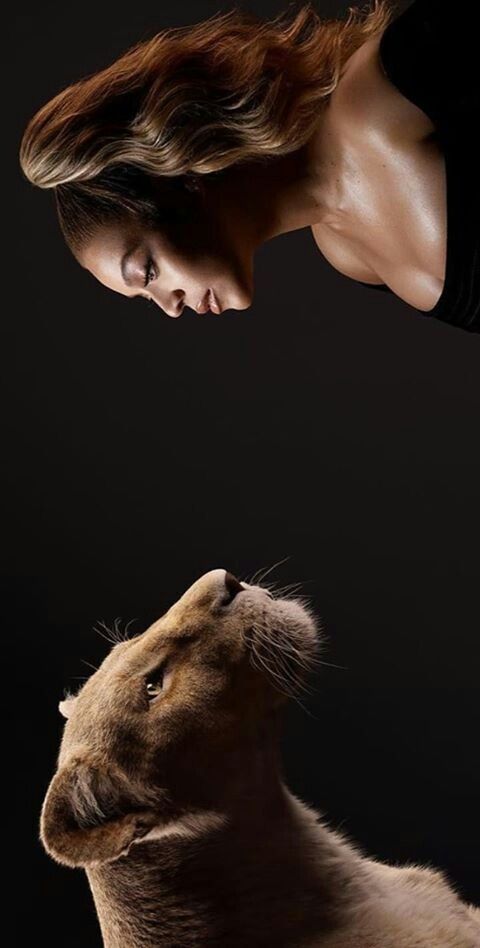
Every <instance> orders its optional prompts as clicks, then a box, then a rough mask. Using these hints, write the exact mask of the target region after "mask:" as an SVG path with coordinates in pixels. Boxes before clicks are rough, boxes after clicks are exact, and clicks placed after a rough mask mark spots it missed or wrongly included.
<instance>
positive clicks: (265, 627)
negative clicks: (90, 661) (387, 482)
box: [41, 569, 318, 866]
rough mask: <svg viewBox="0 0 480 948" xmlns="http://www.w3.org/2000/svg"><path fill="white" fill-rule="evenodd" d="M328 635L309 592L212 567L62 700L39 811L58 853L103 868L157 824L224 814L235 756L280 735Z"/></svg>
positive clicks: (49, 845)
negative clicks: (283, 716)
mask: <svg viewBox="0 0 480 948" xmlns="http://www.w3.org/2000/svg"><path fill="white" fill-rule="evenodd" d="M317 642H318V638H317V632H316V627H315V622H314V620H313V618H312V616H311V615H310V613H309V611H308V610H307V609H306V608H305V606H304V605H303V604H302V603H301V602H300V601H298V600H295V599H288V598H287V599H285V598H276V597H275V596H274V595H273V594H272V593H271V592H270V591H268V590H267V589H265V588H262V587H261V586H253V585H249V584H247V583H244V582H240V581H239V580H237V579H236V578H235V577H234V576H233V575H232V574H231V573H228V572H226V571H225V570H224V569H216V570H212V571H210V572H208V573H206V574H205V575H204V576H202V577H200V579H198V580H197V581H196V582H195V583H194V584H193V585H192V586H191V587H190V588H189V589H188V590H187V591H186V592H185V593H184V595H183V596H182V597H181V598H180V599H179V600H178V601H177V602H176V603H175V604H174V605H173V606H171V608H170V609H169V610H168V611H167V612H166V613H165V614H164V615H163V616H162V617H161V618H160V619H158V620H157V621H156V622H154V623H153V625H151V626H150V628H148V629H147V631H146V632H144V633H143V634H141V635H138V636H137V637H136V638H132V639H130V640H128V641H126V642H122V643H120V644H118V645H115V647H114V648H112V650H111V652H110V654H109V655H108V656H107V658H106V659H105V660H104V662H103V663H102V665H101V666H100V668H99V669H98V671H97V672H95V674H94V675H92V676H91V678H90V679H89V680H88V681H87V682H86V683H85V685H84V686H83V687H82V689H81V691H80V692H79V693H78V694H77V695H76V696H75V697H73V698H69V699H67V700H66V701H64V702H61V704H60V710H61V711H62V713H63V714H64V715H65V716H66V717H67V718H68V720H67V721H66V724H65V729H64V735H63V740H62V744H61V749H60V755H59V760H58V770H57V773H56V774H55V776H54V778H53V780H52V782H51V784H50V787H49V790H48V793H47V796H46V798H45V802H44V805H43V809H42V817H41V838H42V841H43V843H44V845H45V848H46V849H47V851H48V852H49V853H50V854H51V855H52V856H53V857H54V858H55V859H57V860H58V861H59V862H62V863H65V864H67V865H72V866H88V865H92V864H95V863H97V864H98V863H101V862H105V861H109V860H113V859H116V858H118V857H119V856H120V855H123V854H125V853H126V852H127V851H128V849H129V847H130V846H131V844H132V843H133V842H135V841H138V840H139V839H141V838H142V837H143V836H145V835H146V834H147V833H149V832H151V831H152V830H153V829H154V828H156V829H157V830H158V828H159V827H160V829H161V828H162V827H163V828H164V831H165V832H168V830H169V827H171V828H172V831H175V827H179V826H181V824H182V819H185V817H186V818H187V819H188V816H189V814H190V815H191V814H192V813H202V812H205V811H207V810H209V811H212V810H215V808H217V807H218V809H219V810H221V807H222V800H223V799H224V795H225V794H226V793H227V792H229V790H230V789H231V783H232V781H233V780H234V770H235V765H234V762H235V760H238V755H241V754H242V750H243V751H247V750H248V748H249V747H252V746H253V745H254V744H255V743H257V744H258V742H259V740H262V739H265V735H268V733H269V722H272V721H273V720H274V719H275V716H276V715H275V712H276V709H277V708H278V707H279V705H280V704H281V703H283V702H284V701H285V700H286V697H288V695H290V694H292V695H293V694H295V693H296V692H297V691H298V689H299V688H300V687H301V686H302V683H303V679H304V678H305V675H306V674H307V673H308V671H309V670H310V669H311V667H312V666H313V664H314V662H315V658H316V654H317ZM262 735H263V737H262Z"/></svg>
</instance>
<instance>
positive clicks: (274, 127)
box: [20, 0, 392, 244]
mask: <svg viewBox="0 0 480 948" xmlns="http://www.w3.org/2000/svg"><path fill="white" fill-rule="evenodd" d="M391 16H392V3H391V2H390V0H373V2H372V3H370V4H368V5H367V7H363V8H355V7H350V8H349V11H348V16H347V17H346V18H345V19H344V20H340V19H324V18H322V17H321V16H320V15H319V14H318V13H317V11H316V10H315V9H314V7H313V5H312V3H310V2H308V3H304V4H301V5H300V6H299V4H298V3H296V4H294V5H293V7H291V8H290V9H288V10H286V11H285V12H283V13H281V14H280V15H279V16H277V17H276V18H274V19H273V20H262V19H260V18H259V17H257V16H255V15H254V14H252V13H247V12H245V11H242V10H239V9H232V10H230V11H228V12H227V13H221V14H217V15H215V16H213V17H211V18H209V19H207V20H204V21H203V22H201V23H198V24H195V25H194V26H188V27H177V28H171V29H167V30H164V31H162V32H161V33H158V34H157V35H156V36H154V37H153V38H152V39H150V40H147V41H144V42H141V43H138V44H137V45H136V46H134V47H133V48H132V49H130V50H128V51H127V52H126V53H125V54H124V55H123V56H121V57H120V58H119V59H117V60H116V61H115V62H114V63H112V64H111V65H110V66H108V67H107V68H106V69H103V70H102V71H100V72H98V73H96V74H94V75H92V76H88V77H87V78H85V79H82V80H81V81H79V82H76V83H75V84H74V85H71V86H69V87H68V88H66V89H64V91H63V92H60V93H59V94H58V95H57V96H55V97H54V98H53V99H52V100H51V101H50V102H48V103H47V104H46V105H44V106H43V108H41V109H40V111H39V112H37V114H36V115H35V116H34V117H33V118H32V119H31V121H30V122H29V124H28V126H27V128H26V130H25V133H24V135H23V139H22V143H21V148H20V163H21V167H22V170H23V172H24V174H25V175H26V177H27V178H28V179H29V180H30V181H31V182H32V183H33V184H35V185H37V186H39V187H41V188H54V189H55V191H56V197H57V207H58V211H59V214H60V222H61V224H62V229H63V230H64V233H65V236H66V237H67V240H68V241H69V243H71V244H72V243H75V242H76V241H77V242H78V241H79V240H81V239H82V235H83V236H85V235H86V232H87V231H88V230H90V231H91V229H92V227H93V224H94V223H95V222H97V223H98V222H100V221H101V220H103V219H105V216H106V215H108V214H109V213H110V214H111V215H115V214H117V213H121V211H122V209H123V213H133V214H137V215H138V214H142V213H147V214H148V213H150V212H153V211H154V208H155V203H156V200H157V196H155V195H154V194H153V193H152V183H151V179H152V178H155V179H157V181H158V179H159V178H162V179H166V178H176V179H179V178H183V180H184V181H185V180H186V181H187V182H188V181H189V180H190V181H191V180H194V179H195V176H197V175H203V174H209V173H212V172H220V171H222V170H224V169H226V168H228V167H229V166H231V165H233V164H236V163H238V162H245V161H249V160H255V159H260V160H262V159H271V158H274V157H277V156H281V155H285V154H287V153H289V152H293V151H295V150H296V149H298V148H300V147H301V146H302V145H304V144H305V143H306V142H307V140H308V139H309V137H310V136H311V135H312V133H313V130H314V127H315V124H316V122H317V121H318V115H319V109H320V107H321V106H322V104H324V102H325V101H326V100H327V99H328V96H329V95H330V93H331V92H332V91H333V89H334V88H335V86H336V84H337V82H338V79H339V75H340V71H341V68H342V65H343V63H344V62H345V60H346V59H347V58H348V57H349V56H350V55H351V54H352V53H353V52H354V51H355V49H357V48H358V46H360V45H361V44H362V43H363V42H364V41H365V40H366V39H368V38H369V37H371V36H373V35H375V34H377V33H378V32H380V31H382V30H383V29H384V28H385V26H386V25H387V24H388V22H389V21H390V19H391ZM149 179H150V182H149ZM119 181H120V185H119V184H118V182H119ZM165 184H166V182H165ZM119 189H120V190H119ZM167 190H168V187H167ZM82 209H83V210H82ZM82 214H83V217H82ZM69 217H70V218H71V219H70V220H69ZM89 217H92V220H90V222H89ZM84 232H85V234H84Z"/></svg>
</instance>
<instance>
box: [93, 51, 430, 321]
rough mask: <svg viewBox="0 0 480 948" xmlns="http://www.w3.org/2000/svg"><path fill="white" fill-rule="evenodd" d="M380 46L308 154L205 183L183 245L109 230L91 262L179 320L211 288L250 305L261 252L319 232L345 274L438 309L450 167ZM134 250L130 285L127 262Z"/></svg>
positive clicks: (225, 299) (346, 84)
mask: <svg viewBox="0 0 480 948" xmlns="http://www.w3.org/2000/svg"><path fill="white" fill-rule="evenodd" d="M379 43H380V36H377V37H374V38H372V39H370V40H367V41H366V42H365V43H364V44H363V45H362V46H361V47H360V48H359V49H357V50H356V51H355V53H354V54H353V55H352V56H351V57H350V58H349V59H348V60H347V62H346V63H345V65H344V69H343V72H342V75H341V77H340V80H339V83H338V85H337V87H336V89H335V90H334V92H333V93H332V95H331V96H330V98H329V100H328V102H327V104H326V106H325V108H324V109H323V111H322V112H321V114H320V115H319V119H318V125H317V129H316V131H315V133H314V135H313V136H312V138H311V140H310V141H309V142H308V143H307V145H306V146H305V147H304V148H302V149H300V150H299V151H297V152H295V153H294V154H293V155H287V156H285V157H282V158H280V159H276V160H273V161H269V162H265V163H263V164H260V163H255V164H250V163H246V164H244V165H242V166H239V167H234V168H232V169H228V170H227V171H225V172H223V173H222V174H221V175H218V176H215V175H204V176H202V177H201V180H200V191H199V194H198V198H197V205H196V207H195V208H194V211H193V213H191V214H190V215H189V219H188V221H187V222H185V221H184V222H183V223H182V226H181V228H180V229H179V232H178V233H177V234H176V238H175V241H174V242H173V243H172V240H171V239H170V237H167V235H166V234H160V233H159V232H152V231H148V230H145V228H143V227H142V226H141V225H140V224H139V225H137V226H135V227H132V225H131V224H129V225H122V224H119V223H116V224H115V225H114V226H110V227H105V228H102V229H100V230H99V231H98V232H97V233H96V234H95V235H94V236H93V238H92V239H91V240H90V241H89V242H88V243H87V244H86V246H85V247H83V248H82V250H81V251H80V253H79V254H78V258H79V261H80V263H81V264H82V266H84V267H86V268H87V269H88V270H89V271H90V272H91V273H92V274H93V275H94V276H95V277H96V278H97V279H98V280H100V282H101V283H103V284H104V285H105V286H107V287H108V288H110V289H112V290H114V291H116V292H118V293H121V294H123V295H124V296H135V295H138V294H140V295H143V296H145V297H146V298H147V299H150V300H152V301H153V302H154V303H156V304H157V305H158V306H160V307H161V309H162V310H163V311H164V312H165V313H167V315H169V316H179V315H181V313H182V311H183V309H184V307H185V306H187V307H190V308H191V309H193V310H195V311H197V312H199V311H202V309H201V307H200V306H199V304H200V302H201V300H202V298H203V297H204V295H205V292H206V291H207V290H208V289H209V288H213V289H214V291H215V295H216V297H217V299H218V303H219V307H218V308H216V309H215V311H216V312H219V311H220V312H223V311H224V310H226V309H246V308H247V307H248V306H250V304H251V302H252V298H253V269H254V267H253V260H254V255H255V251H256V250H257V248H258V247H259V246H260V245H261V244H262V243H264V242H265V241H267V240H270V239H272V238H273V237H275V236H278V235H279V234H283V233H287V232H289V231H291V230H295V229H298V228H302V227H310V228H311V230H312V234H313V237H314V240H315V242H316V244H317V246H318V248H319V250H320V251H321V253H322V254H323V255H324V257H325V258H326V259H327V260H328V261H329V262H330V263H331V264H332V266H334V267H335V268H336V269H337V270H339V271H340V272H341V273H343V274H345V275H346V276H348V277H351V278H353V279H358V280H363V281H365V282H369V283H386V284H387V285H388V286H389V287H390V288H391V289H392V290H393V292H394V293H396V294H397V295H398V296H399V297H400V298H401V299H403V300H405V301H406V302H407V303H409V304H410V305H412V306H413V307H415V308H417V309H419V310H422V311H425V312H427V311H429V310H431V309H433V307H434V306H435V304H436V303H437V301H438V299H439V297H440V294H441V292H442V289H443V283H444V278H445V263H446V175H445V163H444V159H443V155H442V152H441V150H440V147H439V145H438V143H437V142H436V140H435V129H434V126H433V124H432V122H431V121H430V119H429V118H428V116H426V115H425V113H424V112H422V111H421V110H420V109H418V108H417V107H416V106H415V105H413V103H411V102H409V101H408V100H407V99H406V98H405V97H404V96H402V95H401V93H400V92H399V91H398V90H397V89H396V87H395V86H394V85H392V83H391V82H390V81H389V79H388V78H387V77H386V75H385V73H384V72H383V69H382V66H381V62H380V59H379V54H378V47H379ZM132 231H133V232H132ZM130 246H135V247H136V250H135V254H134V258H133V261H132V263H131V265H130V270H131V274H130V276H131V280H132V281H133V282H131V283H130V285H129V284H127V283H126V282H125V280H124V279H123V277H122V273H121V270H120V260H121V258H122V255H123V254H124V253H125V251H126V250H127V249H128V248H129V247H130ZM149 262H151V266H150V280H149V283H148V285H147V286H145V276H146V270H147V267H148V264H149ZM287 278H288V277H287ZM203 311H205V309H203Z"/></svg>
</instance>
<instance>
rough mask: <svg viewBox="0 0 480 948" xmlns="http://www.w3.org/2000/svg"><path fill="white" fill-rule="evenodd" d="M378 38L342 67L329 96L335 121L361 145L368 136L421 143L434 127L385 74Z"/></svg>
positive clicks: (369, 41)
mask: <svg viewBox="0 0 480 948" xmlns="http://www.w3.org/2000/svg"><path fill="white" fill-rule="evenodd" d="M382 35H383V34H382V33H380V34H378V35H377V36H374V37H371V38H370V39H368V40H366V41H365V43H363V44H362V45H361V46H360V47H359V48H358V49H357V50H355V52H354V53H353V54H352V55H351V56H350V57H349V59H348V60H347V61H346V63H345V64H344V66H343V70H342V73H341V75H340V79H339V81H338V85H337V87H336V89H335V91H334V93H333V95H332V105H333V106H334V109H335V115H336V120H337V121H338V122H339V124H341V125H342V126H343V127H344V129H347V128H348V130H349V131H350V132H351V133H352V135H355V136H356V137H357V139H358V136H360V137H362V138H363V139H364V141H365V143H367V142H368V140H369V139H372V137H374V138H375V139H376V140H377V141H378V138H385V137H388V140H389V142H390V143H391V144H394V143H395V144H397V145H401V144H402V143H405V144H408V143H411V142H418V141H421V140H422V139H425V138H426V137H428V136H429V135H430V134H431V133H432V132H433V131H434V125H433V123H432V122H431V120H430V118H429V117H428V116H427V115H426V114H425V113H424V112H423V111H422V110H421V109H419V108H418V107H417V106H416V105H415V104H414V103H413V102H410V101H409V100H408V99H406V98H405V96H403V95H402V94H401V92H399V90H398V89H397V88H396V86H395V85H394V84H393V83H392V82H391V81H390V79H389V78H388V76H387V75H386V73H385V70H384V68H383V65H382V61H381V57H380V42H381V38H382Z"/></svg>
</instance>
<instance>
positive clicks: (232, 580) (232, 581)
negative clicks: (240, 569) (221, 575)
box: [225, 570, 244, 603]
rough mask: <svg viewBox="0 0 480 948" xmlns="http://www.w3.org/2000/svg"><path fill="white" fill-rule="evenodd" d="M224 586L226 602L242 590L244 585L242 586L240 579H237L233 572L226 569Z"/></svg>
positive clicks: (230, 600)
mask: <svg viewBox="0 0 480 948" xmlns="http://www.w3.org/2000/svg"><path fill="white" fill-rule="evenodd" d="M225 588H226V590H227V596H228V598H227V599H226V602H227V603H229V602H232V601H233V600H234V599H235V596H236V595H237V594H238V593H240V592H244V587H243V586H242V584H241V582H240V580H239V579H237V577H236V576H234V575H233V573H229V572H228V570H227V571H226V572H225Z"/></svg>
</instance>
